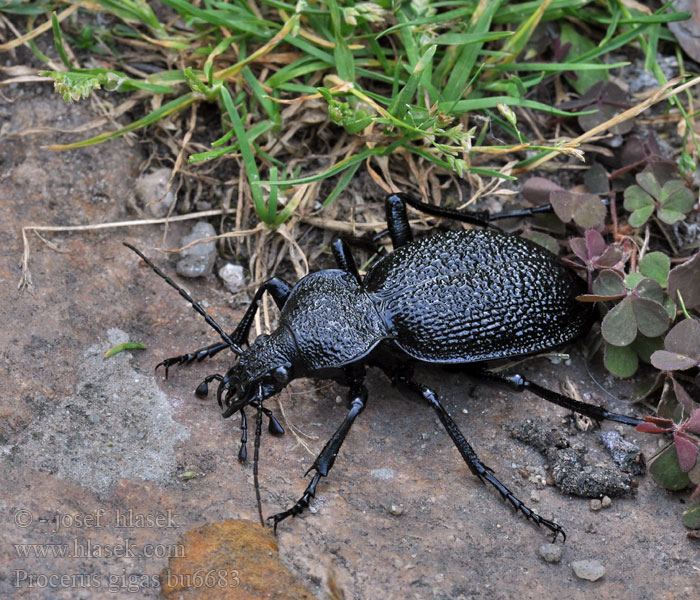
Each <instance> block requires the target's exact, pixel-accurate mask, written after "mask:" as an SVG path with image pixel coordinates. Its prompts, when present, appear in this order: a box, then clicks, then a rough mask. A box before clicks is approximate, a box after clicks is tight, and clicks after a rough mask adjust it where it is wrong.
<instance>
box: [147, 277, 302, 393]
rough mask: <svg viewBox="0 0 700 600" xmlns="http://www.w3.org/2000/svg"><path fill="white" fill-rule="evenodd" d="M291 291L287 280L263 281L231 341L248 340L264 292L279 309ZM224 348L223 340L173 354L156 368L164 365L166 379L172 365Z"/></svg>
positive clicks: (274, 278) (198, 359)
mask: <svg viewBox="0 0 700 600" xmlns="http://www.w3.org/2000/svg"><path fill="white" fill-rule="evenodd" d="M291 291H292V288H291V286H290V285H289V284H288V283H287V282H285V281H283V280H281V279H278V278H277V277H273V278H272V279H268V280H267V281H266V282H265V283H263V284H262V285H261V286H260V287H259V288H258V290H257V292H255V296H253V300H252V302H251V303H250V306H249V307H248V309H247V310H246V312H245V314H244V315H243V318H242V319H241V321H240V323H239V324H238V326H237V327H236V329H235V330H234V331H233V332H232V333H231V336H230V337H231V339H232V340H233V342H234V343H235V344H237V345H239V346H240V345H242V344H244V343H245V342H247V341H248V334H249V333H250V328H251V326H252V324H253V319H254V318H255V313H256V312H257V310H258V303H259V302H260V298H262V295H263V294H264V293H265V292H269V294H270V295H271V296H272V299H273V300H274V301H275V304H276V305H277V308H279V309H280V310H281V309H282V307H283V306H284V303H285V302H286V301H287V298H288V297H289V293H290V292H291ZM226 348H228V345H227V344H225V343H223V342H220V343H216V344H211V345H209V346H205V347H204V348H200V349H199V350H195V351H194V352H189V353H188V354H183V355H181V356H173V357H172V358H166V359H165V360H164V361H163V362H160V363H158V364H157V365H156V369H157V368H158V367H161V366H162V367H165V377H166V379H167V377H168V369H169V368H170V367H172V366H173V365H186V364H189V363H191V362H192V361H194V360H197V361H201V360H204V359H205V358H211V357H212V356H214V355H216V354H218V353H219V352H221V351H222V350H225V349H226ZM205 395H206V394H205Z"/></svg>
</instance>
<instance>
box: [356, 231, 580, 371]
mask: <svg viewBox="0 0 700 600" xmlns="http://www.w3.org/2000/svg"><path fill="white" fill-rule="evenodd" d="M365 288H366V290H367V292H368V293H369V294H370V295H371V296H372V297H373V298H374V299H375V302H376V303H377V304H378V310H379V311H380V313H381V314H382V315H383V316H384V317H385V318H386V319H387V321H388V322H389V324H390V327H391V329H392V333H393V334H394V335H395V338H396V343H397V344H398V345H399V347H400V348H401V349H403V350H404V351H405V352H407V353H408V354H409V355H411V356H413V357H414V358H417V359H419V360H424V361H430V362H453V363H459V362H474V361H478V360H487V359H494V358H504V357H511V356H520V355H525V354H532V353H536V352H540V351H542V350H545V349H548V348H552V347H555V346H558V345H560V344H563V343H565V342H567V341H569V340H571V339H573V338H575V337H577V336H579V335H580V334H581V333H583V331H584V329H585V328H586V326H587V324H588V323H589V321H590V319H591V308H590V306H589V305H585V304H582V303H579V302H577V301H576V299H575V298H576V296H577V295H579V294H582V293H585V286H584V282H583V281H582V280H581V279H580V278H578V277H577V276H576V275H574V274H573V273H572V272H571V271H570V270H568V269H567V268H566V267H565V266H564V265H563V264H562V263H561V261H559V260H558V259H557V258H556V257H555V256H554V255H553V254H551V253H550V252H548V251H546V250H545V249H543V248H542V247H540V246H538V245H537V244H534V243H532V242H529V241H528V240H524V239H522V238H518V237H515V236H512V235H508V234H504V233H500V232H496V231H490V230H483V231H476V230H471V231H461V232H446V233H443V234H437V235H434V236H431V237H428V238H424V239H422V240H419V241H417V242H414V243H411V244H406V245H405V246H402V247H400V248H398V249H397V250H395V251H394V252H393V253H392V254H390V255H389V256H387V257H386V258H384V259H383V260H381V261H380V262H379V263H377V265H376V266H375V267H374V268H373V269H372V270H371V271H370V272H369V273H368V274H367V277H366V278H365Z"/></svg>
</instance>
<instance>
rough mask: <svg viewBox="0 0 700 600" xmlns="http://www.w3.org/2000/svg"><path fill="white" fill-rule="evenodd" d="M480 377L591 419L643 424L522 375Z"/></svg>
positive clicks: (483, 373)
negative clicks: (553, 389)
mask: <svg viewBox="0 0 700 600" xmlns="http://www.w3.org/2000/svg"><path fill="white" fill-rule="evenodd" d="M478 377H483V378H484V379H491V380H495V381H498V382H501V383H506V384H508V385H509V386H510V387H511V388H512V389H514V390H515V391H517V392H522V391H523V390H529V391H531V392H532V393H533V394H536V395H537V396H539V397H540V398H544V399H545V400H547V401H548V402H552V403H553V404H557V405H558V406H563V407H564V408H568V409H569V410H573V411H574V412H577V413H579V414H581V415H585V416H587V417H590V418H591V419H594V420H596V421H604V420H607V421H616V422H618V423H624V424H625V425H632V426H635V425H639V424H640V423H642V422H643V421H642V420H641V419H637V418H635V417H628V416H627V415H621V414H618V413H613V412H610V411H607V410H605V409H604V408H601V407H600V406H596V405H595V404H588V403H586V402H580V401H578V400H574V399H573V398H569V397H568V396H564V395H563V394H559V393H557V392H553V391H552V390H548V389H547V388H544V387H542V386H541V385H538V384H536V383H534V382H533V381H530V380H529V379H525V378H524V377H523V376H522V375H502V374H500V373H493V372H491V371H479V372H478Z"/></svg>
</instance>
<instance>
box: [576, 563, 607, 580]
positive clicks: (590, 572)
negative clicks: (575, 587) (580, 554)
mask: <svg viewBox="0 0 700 600" xmlns="http://www.w3.org/2000/svg"><path fill="white" fill-rule="evenodd" d="M571 568H572V569H573V570H574V574H575V575H576V577H578V578H579V579H586V580H587V581H598V580H599V579H600V578H601V577H602V576H603V575H605V567H604V566H603V565H601V564H600V563H599V562H598V561H597V560H576V561H574V562H572V563H571Z"/></svg>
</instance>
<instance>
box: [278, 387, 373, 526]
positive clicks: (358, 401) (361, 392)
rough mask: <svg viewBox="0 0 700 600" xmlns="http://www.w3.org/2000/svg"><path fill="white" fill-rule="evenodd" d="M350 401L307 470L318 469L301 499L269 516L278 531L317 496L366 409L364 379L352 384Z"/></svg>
mask: <svg viewBox="0 0 700 600" xmlns="http://www.w3.org/2000/svg"><path fill="white" fill-rule="evenodd" d="M349 401H350V411H349V412H348V414H347V416H346V417H345V420H344V421H343V422H342V423H341V425H340V427H338V429H337V430H336V432H335V433H334V434H333V435H332V436H331V439H329V440H328V442H326V445H325V446H324V447H323V450H321V453H320V454H319V455H318V457H317V458H316V460H315V461H314V464H313V465H311V467H310V468H309V470H308V471H307V472H306V475H308V474H309V473H310V472H311V471H316V472H315V473H314V476H313V478H312V479H311V483H309V485H308V486H307V487H306V489H305V490H304V493H303V494H302V496H301V498H299V500H297V501H296V503H295V504H294V505H293V506H292V507H291V508H288V509H287V510H285V511H283V512H280V513H277V514H276V515H272V516H271V517H268V519H267V520H268V521H270V520H272V521H274V528H275V531H277V525H278V523H280V521H284V519H286V518H287V517H296V516H297V515H300V514H301V513H302V512H304V509H305V508H308V506H309V503H310V502H311V499H312V498H314V497H315V496H316V486H317V485H318V482H319V480H320V479H321V477H326V476H327V475H328V472H329V471H330V470H331V468H332V467H333V463H335V458H336V456H338V452H340V447H341V446H342V445H343V442H344V441H345V437H346V436H347V435H348V432H349V431H350V428H351V427H352V424H353V423H354V422H355V418H356V417H357V415H359V414H360V413H361V412H362V411H363V410H364V408H365V405H366V404H367V388H366V387H365V384H364V381H363V380H362V379H358V380H356V381H354V382H353V383H352V384H351V387H350V393H349Z"/></svg>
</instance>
